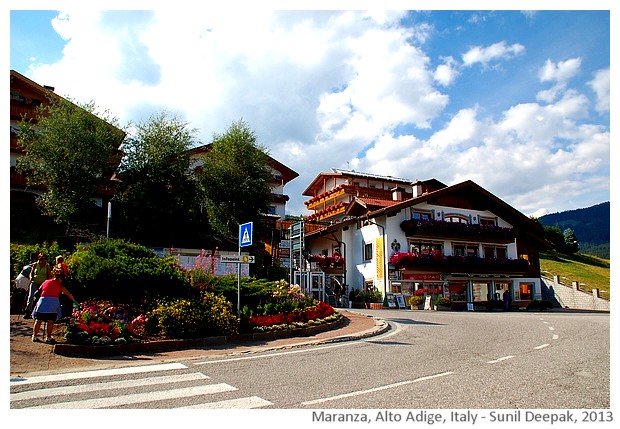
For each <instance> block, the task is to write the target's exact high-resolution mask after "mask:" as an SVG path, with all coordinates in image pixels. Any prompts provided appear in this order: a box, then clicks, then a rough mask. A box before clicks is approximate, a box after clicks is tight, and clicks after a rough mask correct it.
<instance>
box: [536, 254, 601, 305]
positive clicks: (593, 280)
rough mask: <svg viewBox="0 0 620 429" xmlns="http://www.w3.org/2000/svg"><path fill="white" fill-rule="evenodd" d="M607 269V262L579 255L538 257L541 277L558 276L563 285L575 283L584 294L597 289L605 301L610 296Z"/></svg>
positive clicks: (546, 255)
mask: <svg viewBox="0 0 620 429" xmlns="http://www.w3.org/2000/svg"><path fill="white" fill-rule="evenodd" d="M609 267H610V263H609V260H606V259H600V258H597V257H594V256H589V255H583V254H579V253H578V254H575V255H564V254H561V253H557V252H544V253H541V255H540V271H541V274H542V275H543V276H545V277H549V278H552V277H553V276H560V281H561V282H562V284H565V285H570V284H572V282H574V281H577V282H579V284H580V289H581V290H583V291H584V292H591V291H592V289H594V288H598V290H599V293H600V296H601V298H604V299H607V300H609V297H610V295H611V293H610V287H611V281H610V268H609Z"/></svg>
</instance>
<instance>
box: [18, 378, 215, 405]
mask: <svg viewBox="0 0 620 429" xmlns="http://www.w3.org/2000/svg"><path fill="white" fill-rule="evenodd" d="M207 378H209V377H207V376H206V375H204V374H203V373H201V372H194V373H191V374H179V375H166V376H161V377H149V378H142V379H138V380H122V381H109V382H98V383H91V384H81V385H78V386H63V387H52V388H49V389H38V390H30V391H27V392H19V393H11V401H19V400H22V399H35V398H45V397H54V396H60V395H73V394H78V393H86V392H99V391H104V390H113V389H125V388H127V387H141V386H154V385H157V384H170V383H179V382H183V381H195V380H204V379H207Z"/></svg>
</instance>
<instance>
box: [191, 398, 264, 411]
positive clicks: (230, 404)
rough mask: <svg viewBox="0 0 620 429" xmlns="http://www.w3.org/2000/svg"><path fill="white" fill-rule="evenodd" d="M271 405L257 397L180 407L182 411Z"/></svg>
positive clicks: (245, 408)
mask: <svg viewBox="0 0 620 429" xmlns="http://www.w3.org/2000/svg"><path fill="white" fill-rule="evenodd" d="M269 405H273V402H269V401H267V400H265V399H262V398H260V397H258V396H250V397H249V398H239V399H230V400H228V401H218V402H207V403H204V404H196V405H189V406H187V407H180V408H184V409H189V408H194V409H229V408H230V409H232V408H235V409H244V410H247V409H250V408H261V407H268V406H269Z"/></svg>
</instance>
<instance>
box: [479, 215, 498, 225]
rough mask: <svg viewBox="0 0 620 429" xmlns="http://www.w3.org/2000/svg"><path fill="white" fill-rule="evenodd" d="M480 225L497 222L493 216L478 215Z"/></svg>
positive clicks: (495, 223)
mask: <svg viewBox="0 0 620 429" xmlns="http://www.w3.org/2000/svg"><path fill="white" fill-rule="evenodd" d="M480 225H493V226H495V225H497V222H496V221H495V219H493V218H488V217H480Z"/></svg>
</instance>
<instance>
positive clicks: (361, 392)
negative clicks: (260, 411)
mask: <svg viewBox="0 0 620 429" xmlns="http://www.w3.org/2000/svg"><path fill="white" fill-rule="evenodd" d="M450 374H454V372H452V371H449V372H442V373H441V374H434V375H429V376H426V377H420V378H416V379H415V380H406V381H401V382H398V383H393V384H387V385H385V386H379V387H373V388H372V389H366V390H358V391H356V392H349V393H343V394H342V395H336V396H331V397H327V398H319V399H314V400H312V401H305V402H302V403H301V404H300V405H316V404H322V403H324V402H329V401H335V400H338V399H344V398H351V397H354V396H360V395H366V394H369V393H375V392H380V391H382V390H386V389H393V388H395V387H400V386H405V385H407V384H413V383H418V382H420V381H426V380H432V379H434V378H439V377H445V376H446V375H450Z"/></svg>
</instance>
